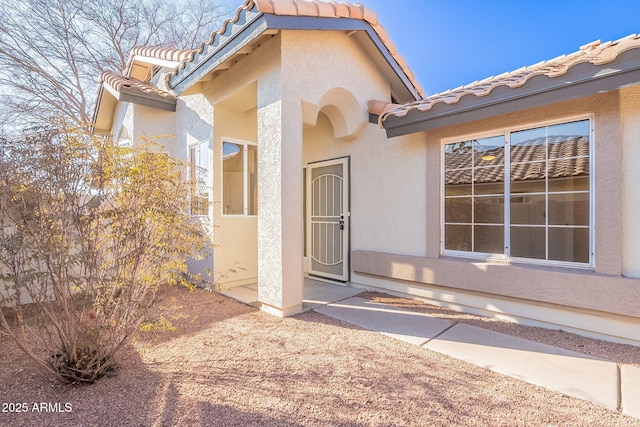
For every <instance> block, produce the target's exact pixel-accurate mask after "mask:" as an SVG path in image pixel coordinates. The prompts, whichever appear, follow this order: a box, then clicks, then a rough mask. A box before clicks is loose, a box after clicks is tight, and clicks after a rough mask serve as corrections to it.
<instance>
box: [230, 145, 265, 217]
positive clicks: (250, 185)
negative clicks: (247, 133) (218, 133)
mask: <svg viewBox="0 0 640 427" xmlns="http://www.w3.org/2000/svg"><path fill="white" fill-rule="evenodd" d="M222 189H223V194H222V207H223V211H222V212H223V214H224V215H257V214H258V147H257V146H256V145H255V144H254V143H251V142H245V141H230V140H227V141H223V142H222Z"/></svg>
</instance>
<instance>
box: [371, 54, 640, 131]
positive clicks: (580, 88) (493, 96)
mask: <svg viewBox="0 0 640 427" xmlns="http://www.w3.org/2000/svg"><path fill="white" fill-rule="evenodd" d="M629 54H630V53H629ZM621 56H628V55H627V54H626V53H625V54H622V55H621ZM634 56H640V52H637V53H635V54H634ZM636 83H640V58H638V59H632V60H626V61H624V60H622V59H621V58H618V60H617V61H615V62H613V63H608V64H605V65H593V64H588V63H587V64H581V66H576V67H574V68H572V69H571V70H569V71H568V72H567V73H566V74H564V75H562V76H560V77H547V76H536V77H534V78H532V79H531V80H530V81H528V82H527V83H526V84H525V85H523V86H522V87H520V88H515V89H512V88H508V87H500V88H496V89H494V90H493V91H492V92H491V93H490V94H489V95H486V96H482V97H478V96H475V95H472V94H469V95H465V96H464V97H462V98H461V99H460V101H458V102H457V103H454V104H446V103H438V104H436V105H434V106H433V107H432V108H431V109H430V110H428V111H420V110H418V109H414V110H411V111H409V112H408V114H406V115H405V116H395V115H390V116H388V117H387V118H386V119H385V120H384V122H383V123H382V126H383V127H384V129H385V130H386V132H387V136H388V137H389V138H391V137H395V136H401V135H407V134H410V133H415V132H421V131H425V130H430V129H437V128H441V127H444V126H449V125H454V124H460V123H465V122H469V121H473V120H480V119H486V118H489V117H494V116H498V115H501V114H506V113H509V112H514V111H522V110H526V109H530V108H534V107H540V106H544V105H549V104H554V103H557V102H560V101H563V100H568V99H575V98H581V97H584V96H589V95H594V94H597V93H604V92H610V91H614V90H617V89H620V88H622V87H624V86H628V85H632V84H636Z"/></svg>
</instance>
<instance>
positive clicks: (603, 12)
mask: <svg viewBox="0 0 640 427" xmlns="http://www.w3.org/2000/svg"><path fill="white" fill-rule="evenodd" d="M355 1H360V2H361V3H362V4H364V5H365V6H367V7H369V8H370V9H373V10H374V11H376V12H377V13H378V19H379V20H380V23H381V24H382V25H383V26H384V27H385V28H386V29H387V31H388V32H389V34H390V37H391V40H392V41H393V43H394V44H395V45H396V46H397V48H398V52H399V53H400V54H401V55H402V56H403V57H404V58H405V59H406V60H407V62H408V63H409V67H410V68H411V69H412V70H413V72H414V73H415V74H416V77H417V79H418V81H419V82H420V83H421V84H422V86H423V87H424V89H425V91H426V92H427V94H434V93H438V92H442V91H445V90H447V89H453V88H455V87H458V86H461V85H465V84H468V83H471V82H473V81H475V80H481V79H484V78H486V77H489V76H493V75H498V74H502V73H503V72H506V71H513V70H516V69H518V68H520V67H522V66H525V65H532V64H535V63H537V62H540V61H543V60H547V59H552V58H555V57H557V56H559V55H563V54H568V53H572V52H575V51H577V50H578V49H579V47H580V46H582V45H584V44H587V43H589V42H592V41H594V40H598V39H601V40H602V41H603V42H605V41H609V40H617V39H619V38H621V37H624V36H627V35H629V34H633V33H640V0H626V1H621V0H606V1H591V0H580V1H579V0H522V1H518V0H512V1H507V0H493V1H481V0H476V1H474V0H355ZM355 1H354V2H355Z"/></svg>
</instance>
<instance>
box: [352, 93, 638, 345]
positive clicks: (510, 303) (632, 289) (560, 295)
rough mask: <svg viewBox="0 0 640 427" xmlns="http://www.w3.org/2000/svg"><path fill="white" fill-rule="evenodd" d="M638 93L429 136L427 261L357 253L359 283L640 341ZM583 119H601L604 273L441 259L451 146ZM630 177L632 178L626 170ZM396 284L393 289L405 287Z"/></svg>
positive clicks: (599, 258)
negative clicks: (445, 151)
mask: <svg viewBox="0 0 640 427" xmlns="http://www.w3.org/2000/svg"><path fill="white" fill-rule="evenodd" d="M637 95H638V89H637V88H632V89H625V90H623V91H622V93H620V92H612V93H606V94H601V95H595V96H590V97H586V98H581V99H576V100H571V101H565V102H560V103H557V104H554V105H551V106H545V107H542V108H535V109H531V110H527V111H523V112H515V113H510V114H507V115H503V116H500V117H495V118H492V119H488V120H482V121H477V122H471V123H464V124H461V125H457V126H450V127H447V128H441V129H436V130H433V131H428V132H423V133H422V138H423V140H424V141H425V145H426V171H427V176H426V181H425V187H424V191H425V192H426V197H427V205H426V206H427V207H426V224H427V225H426V236H427V238H426V242H425V245H426V257H407V256H403V255H398V254H392V253H389V252H387V253H382V252H376V251H356V252H355V253H354V256H353V258H354V261H353V263H354V270H355V271H356V273H358V274H357V278H356V281H359V282H360V283H361V284H363V285H367V284H370V285H371V284H373V282H374V278H375V277H379V278H386V279H394V280H401V281H409V282H414V285H407V286H409V287H410V286H415V285H418V284H420V283H422V284H423V285H424V288H425V289H426V288H427V287H430V288H431V289H436V290H439V292H440V293H442V294H443V295H447V297H446V298H445V299H447V300H448V301H446V302H447V303H451V304H454V305H455V304H456V303H457V301H456V298H461V299H464V298H465V297H464V296H465V295H475V296H483V297H485V298H484V299H482V298H480V299H477V301H481V300H482V301H484V303H483V304H486V305H493V306H494V307H493V309H492V311H494V312H506V313H510V314H512V315H514V316H522V317H526V318H529V319H534V320H539V321H544V320H549V319H545V316H551V315H553V319H552V320H550V322H551V323H553V324H555V325H559V326H561V327H562V326H568V327H575V328H576V329H582V330H590V331H596V332H597V331H600V332H601V333H603V334H605V335H607V334H609V335H612V334H613V335H615V334H616V333H619V334H621V335H625V336H623V337H622V338H629V339H632V340H638V341H640V328H639V327H640V306H639V305H638V301H640V281H638V280H634V279H631V278H626V277H623V273H625V274H627V275H631V273H633V271H634V269H636V268H637V266H638V265H640V263H638V261H637V259H638V256H640V251H639V249H640V246H639V245H638V244H637V236H638V234H637V232H638V231H637V230H636V228H635V227H636V224H635V223H632V222H631V221H629V220H628V219H625V218H628V213H631V214H632V216H636V217H637V213H640V211H638V210H639V209H640V204H639V203H638V202H637V201H636V200H635V199H634V197H633V191H634V190H635V188H637V185H638V178H639V177H640V176H639V175H638V174H637V172H636V170H637V167H634V166H635V165H634V164H633V160H632V159H633V157H632V155H631V153H633V147H634V145H633V141H634V139H635V138H637V136H638V119H637V117H638V114H637V112H638V111H639V110H638V105H639V103H638V96H637ZM621 99H622V102H621ZM634 114H635V116H634ZM582 115H592V116H593V119H594V121H593V126H594V134H595V136H594V145H593V147H594V152H593V157H594V163H595V166H594V170H593V171H592V175H594V178H595V179H594V189H595V191H594V205H595V224H596V226H595V268H594V269H593V270H584V269H572V268H553V267H544V266H533V265H528V264H524V263H522V264H513V265H512V264H510V263H505V262H498V261H494V262H490V261H482V260H471V259H464V258H457V257H441V256H440V233H441V228H440V227H441V218H440V212H441V211H440V209H441V202H440V199H441V188H440V185H441V167H442V166H441V148H442V141H443V139H446V138H452V137H456V136H462V135H471V134H474V133H480V132H487V131H492V130H502V129H504V128H506V127H521V126H522V127H526V126H528V125H534V124H537V123H541V122H545V121H549V120H558V119H562V118H570V117H576V116H582ZM623 135H624V143H621V141H623ZM393 141H394V139H392V140H390V141H389V142H390V143H392V142H393ZM623 149H624V150H626V151H625V152H624V155H625V157H624V158H625V160H624V161H623V157H622V155H623ZM629 150H630V151H629ZM628 153H629V154H628ZM621 170H623V171H624V172H623V173H620V171H621ZM623 177H624V179H623ZM623 212H624V213H623ZM636 212H637V213H636ZM622 213H623V214H622ZM634 214H635V215H634ZM623 247H624V248H625V253H624V257H623ZM623 260H624V262H623ZM393 283H395V284H394V285H389V286H398V283H401V282H393ZM434 285H435V288H433V286H434ZM372 286H373V285H372ZM401 287H402V286H401ZM418 287H419V285H418ZM456 292H457V293H456ZM435 294H438V292H435ZM486 297H488V298H486ZM436 299H437V298H436ZM468 299H469V298H467V300H468ZM458 303H459V301H458ZM461 305H464V304H461ZM496 305H497V306H496ZM500 305H504V306H505V309H504V310H503V309H501V308H500V307H499V306H500ZM475 308H479V309H486V308H487V307H475ZM532 308H533V309H532ZM537 308H539V309H537ZM514 310H515V312H514ZM549 313H552V314H549ZM584 316H587V317H586V319H590V320H585V317H584ZM536 317H537V318H536ZM612 322H614V323H615V322H623V323H625V324H627V326H629V325H634V327H625V328H619V329H620V332H616V328H615V327H612V324H613V323H612ZM633 331H636V332H633ZM613 335H612V336H613Z"/></svg>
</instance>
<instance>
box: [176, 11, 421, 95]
mask: <svg viewBox="0 0 640 427" xmlns="http://www.w3.org/2000/svg"><path fill="white" fill-rule="evenodd" d="M254 7H255V8H256V9H257V10H258V11H259V12H262V13H268V14H272V15H286V16H309V17H321V18H347V19H359V20H362V21H364V22H366V23H368V24H369V25H370V26H371V28H372V29H373V30H374V31H375V33H376V34H377V35H378V37H379V38H380V40H381V41H382V43H383V44H384V45H385V47H386V48H387V50H388V51H389V53H390V54H391V56H392V57H393V59H394V60H395V61H396V62H397V64H398V66H399V67H400V69H401V70H402V71H403V72H404V73H405V75H406V76H407V77H408V79H409V81H410V82H411V84H412V85H413V86H414V88H415V89H416V92H417V93H418V94H419V95H420V96H421V97H423V98H424V97H425V96H426V94H425V92H424V90H423V89H422V86H421V85H420V84H419V83H418V82H417V80H416V78H415V75H414V74H413V72H412V71H411V69H410V68H409V65H408V64H407V62H406V61H405V60H404V58H402V57H401V56H400V55H399V54H398V52H397V50H396V47H395V45H394V44H393V43H392V42H391V40H390V38H389V34H388V33H387V30H385V29H384V27H383V26H382V25H380V23H379V22H378V15H377V14H376V13H375V12H374V11H373V10H371V9H369V8H367V7H365V6H363V5H362V4H360V3H355V4H351V3H339V2H335V1H321V0H245V2H244V4H243V5H242V6H240V7H239V8H238V9H237V10H236V14H235V17H234V18H231V19H228V20H226V21H225V22H224V23H223V24H222V27H221V28H220V29H219V30H217V31H214V32H213V33H211V36H210V37H209V40H207V41H204V42H203V43H201V44H200V47H199V48H198V49H197V50H196V51H193V52H192V53H190V54H189V55H187V56H186V57H185V58H184V59H182V60H181V62H182V63H181V64H180V65H179V66H178V68H177V69H176V70H175V71H174V72H173V73H172V74H169V75H168V76H167V79H170V78H171V76H173V75H178V74H180V72H181V71H182V70H183V69H184V68H185V64H186V62H190V61H193V59H194V57H195V55H197V54H199V53H202V52H203V51H204V49H205V46H206V45H211V44H213V43H214V41H215V39H216V36H218V35H220V34H223V33H224V32H225V30H226V28H227V26H228V25H231V24H234V23H236V22H238V20H239V18H240V13H241V12H242V11H243V10H251V9H253V8H254Z"/></svg>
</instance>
